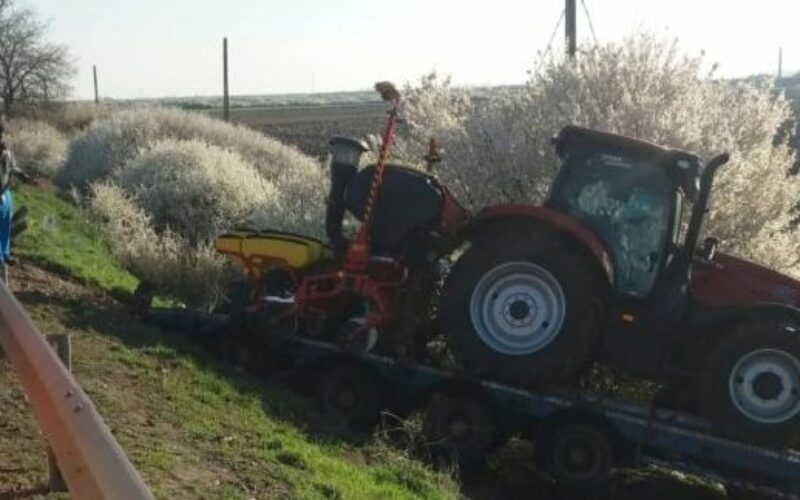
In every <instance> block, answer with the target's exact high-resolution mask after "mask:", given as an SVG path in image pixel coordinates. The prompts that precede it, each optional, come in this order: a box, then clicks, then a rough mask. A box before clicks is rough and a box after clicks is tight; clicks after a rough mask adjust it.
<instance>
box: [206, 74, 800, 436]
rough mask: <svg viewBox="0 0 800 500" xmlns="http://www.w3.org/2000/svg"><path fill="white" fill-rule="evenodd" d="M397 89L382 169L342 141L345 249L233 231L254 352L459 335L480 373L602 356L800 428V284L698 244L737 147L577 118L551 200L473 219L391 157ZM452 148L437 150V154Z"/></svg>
mask: <svg viewBox="0 0 800 500" xmlns="http://www.w3.org/2000/svg"><path fill="white" fill-rule="evenodd" d="M381 91H382V94H383V95H384V97H385V98H386V99H387V100H388V101H390V102H391V103H392V110H391V112H390V115H389V121H388V124H387V127H386V131H385V133H384V136H383V142H382V149H381V151H380V154H379V158H378V162H377V164H376V165H372V166H367V167H365V168H361V169H360V170H359V163H360V158H361V156H362V154H363V153H364V152H365V151H366V147H365V146H364V144H363V143H361V142H360V141H356V140H353V139H348V138H341V137H336V138H334V139H332V140H331V146H332V152H333V154H332V161H331V191H330V196H329V199H328V210H327V215H326V221H325V222H326V229H327V236H328V240H329V242H328V243H323V242H320V241H317V240H314V239H312V238H307V237H303V236H298V235H288V234H284V233H278V232H240V233H232V234H229V235H223V236H221V237H220V238H219V240H218V241H217V247H218V248H219V250H220V251H222V252H224V253H226V254H228V255H231V256H233V257H235V258H236V259H238V260H239V261H240V262H241V264H242V265H243V266H244V268H245V269H246V270H247V276H248V280H249V287H248V289H247V290H248V294H247V298H246V300H244V301H242V302H241V306H240V307H239V308H238V309H236V310H235V312H234V313H233V314H232V316H234V317H235V318H240V319H241V318H246V320H240V321H238V322H235V323H236V324H238V325H240V328H241V329H242V330H244V331H248V332H249V333H248V334H247V339H248V341H247V343H246V344H245V345H246V346H248V347H245V349H248V350H253V349H257V348H258V347H257V346H258V345H263V344H264V343H265V342H267V341H268V340H267V339H269V338H270V337H271V336H275V335H279V334H289V335H303V336H308V337H317V338H321V339H324V340H328V341H331V340H333V341H336V342H338V343H340V344H341V345H343V346H345V347H347V348H350V349H358V350H362V351H368V350H373V349H378V350H382V351H385V352H388V353H390V354H392V355H394V356H396V357H398V358H400V359H420V358H421V357H423V356H426V349H427V345H428V341H429V340H430V339H431V337H432V335H435V334H437V333H439V332H443V333H444V335H445V338H446V343H447V347H448V349H449V350H450V351H451V352H452V353H453V354H454V355H455V357H456V359H457V360H458V362H459V365H460V366H461V368H462V369H463V370H465V371H467V372H468V373H469V374H471V375H473V376H481V377H485V378H489V379H495V380H498V381H501V382H505V383H510V384H514V385H519V386H532V385H544V384H556V383H564V382H565V381H568V380H571V379H573V378H575V377H576V376H578V375H579V374H581V373H582V371H583V370H584V368H585V367H586V366H587V364H588V363H590V362H592V361H595V360H600V361H603V362H606V363H609V364H611V365H613V366H616V367H619V368H622V369H624V370H626V371H629V372H632V373H634V374H637V375H639V376H642V377H645V378H649V379H654V380H657V381H660V382H662V383H663V384H665V387H666V389H665V391H664V393H663V394H662V397H660V398H659V400H660V402H662V403H663V404H668V405H674V406H680V407H682V408H683V409H689V410H692V411H695V412H698V413H701V414H704V415H706V416H708V417H710V418H711V419H713V420H714V421H715V422H716V423H717V424H718V425H717V426H718V429H719V430H720V432H722V433H726V434H734V435H737V436H739V437H744V438H746V439H749V440H751V441H755V442H758V443H765V444H770V445H776V446H783V445H788V444H792V443H795V442H796V441H797V439H798V438H800V392H798V391H799V390H800V340H798V337H797V336H798V333H799V332H798V329H800V310H799V309H798V308H797V306H798V303H800V283H798V282H796V281H794V280H792V279H790V278H788V277H786V276H783V275H781V274H779V273H776V272H773V271H771V270H768V269H765V268H763V267H761V266H758V265H756V264H754V263H751V262H747V261H745V260H742V259H739V258H736V257H732V256H729V255H724V254H721V253H718V252H717V246H718V242H717V241H716V240H715V239H713V238H706V239H705V240H704V242H703V243H702V244H698V241H699V237H700V234H701V227H702V223H703V218H704V216H705V213H706V211H707V208H708V203H709V198H710V194H711V189H712V184H713V181H714V176H715V174H716V172H717V169H718V168H719V167H721V166H722V165H724V164H725V163H726V162H727V161H728V155H727V154H722V155H718V156H716V157H714V158H712V159H711V160H709V161H707V162H703V161H701V160H700V159H699V158H698V157H697V156H696V155H694V154H691V153H687V152H684V151H678V150H673V149H669V148H664V147H660V146H657V145H655V144H651V143H648V142H644V141H640V140H636V139H632V138H628V137H623V136H619V135H614V134H609V133H605V132H600V131H595V130H589V129H585V128H580V127H573V126H570V127H566V128H564V129H563V130H561V131H560V132H559V133H558V135H557V136H556V137H555V138H554V140H553V145H554V147H555V150H556V153H557V155H558V157H559V158H560V159H561V162H562V163H561V168H560V170H559V173H558V175H557V177H556V179H555V181H554V182H553V185H552V187H551V191H550V194H549V197H548V199H547V201H546V203H545V204H544V205H543V206H529V205H496V206H490V207H487V208H484V209H482V210H481V211H479V212H478V213H476V214H474V215H471V214H469V213H468V212H467V211H466V210H465V209H463V208H462V207H461V206H460V205H459V204H458V202H457V201H456V200H455V198H454V197H453V196H452V195H451V194H450V192H449V191H448V190H447V188H446V187H444V186H442V185H441V184H440V183H439V182H438V180H437V179H436V178H435V177H434V176H432V175H429V174H427V173H425V172H422V171H419V170H414V169H409V168H406V167H402V166H398V165H393V164H389V163H388V157H389V150H390V147H391V143H392V137H393V133H394V128H395V124H396V121H397V116H398V109H399V105H400V96H399V94H398V93H397V92H396V91H395V90H394V88H393V87H390V86H384V87H382V88H381ZM438 156H439V155H438V150H437V148H436V145H435V144H434V143H432V145H431V151H430V152H429V155H428V156H427V157H426V158H427V159H428V161H429V165H430V164H432V163H433V162H435V161H436V159H438ZM347 213H350V214H351V215H352V216H354V217H355V218H356V219H357V220H358V221H359V222H360V225H359V227H358V230H357V231H356V233H355V236H352V237H348V236H346V235H345V234H344V233H343V230H342V227H343V220H344V218H345V215H346V214H347ZM443 261H454V264H453V265H452V269H451V270H450V271H449V272H447V273H442V272H440V270H441V269H442V268H447V267H448V266H442V265H440V264H441V262H443ZM442 279H444V287H443V290H440V289H439V287H437V283H439V282H440V281H441V280H442ZM437 292H440V293H437ZM438 295H441V296H440V297H438V300H437V296H438ZM253 346H255V347H253Z"/></svg>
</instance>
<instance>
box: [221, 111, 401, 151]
mask: <svg viewBox="0 0 800 500" xmlns="http://www.w3.org/2000/svg"><path fill="white" fill-rule="evenodd" d="M385 111H386V105H385V104H383V103H364V104H332V105H318V106H275V107H248V108H233V109H231V120H232V121H234V122H237V123H243V124H246V125H249V126H250V127H253V128H255V129H257V130H261V131H263V132H264V133H266V134H268V135H271V136H272V137H275V138H277V139H279V140H281V141H283V142H286V143H289V144H293V145H295V146H297V147H299V148H300V149H301V150H302V151H303V152H305V153H307V154H310V155H312V156H318V157H321V156H324V155H325V154H326V153H327V143H328V139H330V137H331V136H333V135H347V136H352V137H357V138H363V137H365V136H366V135H368V134H380V133H381V131H382V128H383V122H384V116H385ZM209 114H211V115H212V116H221V115H222V110H220V109H214V110H211V111H209Z"/></svg>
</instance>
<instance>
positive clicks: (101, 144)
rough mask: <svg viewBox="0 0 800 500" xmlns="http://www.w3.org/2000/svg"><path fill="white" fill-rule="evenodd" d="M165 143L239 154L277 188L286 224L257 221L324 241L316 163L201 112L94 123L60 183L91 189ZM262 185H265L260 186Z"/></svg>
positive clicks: (144, 110) (145, 111)
mask: <svg viewBox="0 0 800 500" xmlns="http://www.w3.org/2000/svg"><path fill="white" fill-rule="evenodd" d="M164 140H175V141H196V142H198V141H199V142H205V143H207V144H209V145H211V146H216V147H217V148H220V149H224V150H227V151H230V152H232V153H235V154H236V155H238V156H239V157H240V158H241V160H242V161H243V162H245V163H248V164H249V165H251V166H252V168H254V169H255V170H256V171H258V173H259V174H260V175H261V177H263V178H264V180H265V181H266V182H267V183H271V184H272V185H273V186H274V187H275V191H274V196H276V197H277V200H276V204H277V205H278V206H280V207H282V212H281V213H282V214H283V215H284V217H283V218H282V219H279V220H278V219H276V217H275V216H274V215H272V216H271V215H270V214H265V213H262V217H259V218H258V219H259V220H261V221H262V222H263V223H268V224H275V225H276V226H277V228H279V229H283V230H287V231H302V232H304V233H310V234H316V235H321V234H322V231H323V215H322V214H324V210H325V195H326V194H327V182H328V178H327V175H326V171H325V169H324V168H323V167H322V165H320V164H319V162H317V161H316V160H314V159H313V158H311V157H308V156H306V155H304V154H302V153H301V152H300V151H298V150H297V149H296V148H294V147H290V146H287V145H285V144H282V143H281V142H279V141H276V140H275V139H272V138H270V137H267V136H265V135H263V134H261V133H259V132H257V131H255V130H252V129H249V128H247V127H244V126H238V125H231V124H228V123H225V122H222V121H220V120H216V119H213V118H210V117H208V116H205V115H202V114H200V113H196V112H189V111H182V110H178V109H170V108H154V107H134V108H129V109H122V110H118V111H117V112H115V113H114V114H112V115H111V116H110V117H109V118H107V119H102V120H98V121H96V122H94V123H93V124H92V125H91V126H90V127H89V129H87V130H86V131H85V132H84V133H82V134H81V135H79V136H78V137H77V138H76V139H75V140H74V141H73V142H72V144H71V146H70V152H69V157H68V159H67V162H66V164H65V165H64V168H63V169H62V171H61V172H60V174H59V176H58V178H57V180H58V182H59V183H60V184H62V185H64V186H72V185H76V186H86V185H88V184H90V183H92V182H94V181H96V180H101V179H105V178H108V177H109V176H112V175H121V174H120V172H121V171H123V170H124V169H125V167H126V166H127V165H131V164H132V163H130V161H131V160H133V159H134V158H136V157H137V156H138V155H139V154H140V153H142V152H143V151H146V150H147V149H149V148H151V147H153V146H154V145H155V144H157V143H159V142H161V141H164ZM257 184H259V185H260V184H261V183H257Z"/></svg>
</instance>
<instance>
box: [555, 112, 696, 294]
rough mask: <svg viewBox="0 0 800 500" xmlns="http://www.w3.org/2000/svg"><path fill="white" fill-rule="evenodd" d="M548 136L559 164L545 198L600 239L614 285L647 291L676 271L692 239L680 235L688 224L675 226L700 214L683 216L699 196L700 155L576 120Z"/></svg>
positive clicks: (632, 291) (631, 291)
mask: <svg viewBox="0 0 800 500" xmlns="http://www.w3.org/2000/svg"><path fill="white" fill-rule="evenodd" d="M553 142H554V145H555V147H556V153H557V154H558V156H559V157H560V158H561V160H562V165H561V168H560V170H559V172H558V175H557V177H556V179H555V181H554V183H553V185H552V187H551V190H550V194H549V197H548V201H547V206H548V207H550V208H553V209H555V210H558V211H560V212H563V213H566V214H569V215H571V216H572V217H574V218H576V219H578V220H579V221H580V222H581V223H583V224H585V225H587V226H588V227H589V228H591V229H592V231H593V232H594V233H595V234H596V235H597V236H598V237H599V238H600V239H601V240H602V241H603V243H604V244H605V245H606V247H607V249H608V250H609V252H610V254H611V257H612V260H613V263H614V270H615V272H614V282H615V288H616V290H615V291H616V292H617V293H619V294H621V295H623V296H628V297H636V298H645V297H648V296H650V295H651V292H653V291H654V290H655V289H656V286H657V285H659V284H660V281H661V280H662V276H664V275H666V274H674V273H673V272H669V273H667V272H665V271H667V270H670V271H681V270H680V269H675V268H676V267H681V266H679V265H678V264H679V263H680V262H682V261H683V260H684V259H682V258H681V257H682V253H683V251H684V250H685V249H686V248H687V244H690V245H691V251H692V252H693V251H694V246H695V245H696V241H694V242H689V241H687V236H689V235H690V234H692V233H693V231H689V230H688V229H687V230H685V231H684V230H682V227H684V226H685V225H684V224H682V223H683V222H687V221H688V222H689V226H691V225H692V224H698V225H699V223H700V222H701V221H702V218H698V219H697V220H690V218H688V217H685V216H684V212H685V209H686V207H687V206H688V204H687V202H690V203H693V204H695V205H696V204H697V203H698V202H700V201H702V200H701V199H700V198H701V196H700V195H701V191H702V189H701V179H702V177H703V175H702V173H703V166H702V165H701V163H700V160H699V159H698V157H697V156H695V155H693V154H690V153H686V152H683V151H677V150H672V149H666V148H662V147H660V146H657V145H655V144H651V143H649V142H645V141H640V140H636V139H632V138H629V137H623V136H618V135H614V134H609V133H605V132H598V131H595V130H589V129H584V128H580V127H566V128H564V129H563V130H562V131H561V132H560V133H559V134H558V135H557V136H556V137H555V138H554V140H553ZM709 183H710V179H709ZM691 219H694V217H692V218H691ZM695 238H696V236H695ZM679 274H682V275H685V273H683V272H679ZM684 281H685V279H684Z"/></svg>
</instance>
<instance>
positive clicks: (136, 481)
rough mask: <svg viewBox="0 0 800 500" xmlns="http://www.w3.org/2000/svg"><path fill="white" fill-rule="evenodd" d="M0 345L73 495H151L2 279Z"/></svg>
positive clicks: (112, 496)
mask: <svg viewBox="0 0 800 500" xmlns="http://www.w3.org/2000/svg"><path fill="white" fill-rule="evenodd" d="M0 345H2V347H3V349H4V350H5V353H6V356H7V357H8V358H9V360H10V361H11V363H12V365H13V367H14V370H15V372H16V374H17V378H18V380H19V382H20V384H21V385H22V388H23V389H24V390H25V393H26V394H27V395H28V401H29V402H30V405H31V407H32V409H33V414H34V417H35V418H36V420H37V421H38V423H39V427H40V428H41V430H42V432H43V433H44V435H45V437H46V438H47V441H48V444H49V445H50V447H51V449H52V451H53V454H54V455H55V458H56V462H57V464H58V468H59V470H60V471H61V474H62V476H63V478H64V481H65V482H66V485H67V488H68V489H69V492H70V495H71V496H72V497H73V498H80V499H94V498H98V499H115V500H116V499H131V500H138V499H152V498H153V495H152V493H150V490H148V489H147V486H145V484H144V482H143V481H142V478H141V477H140V476H139V473H138V472H137V471H136V469H135V468H134V467H133V465H131V463H130V461H129V460H128V457H127V456H125V453H124V452H123V451H122V448H121V447H120V446H119V444H118V443H117V441H116V440H115V439H114V436H112V435H111V431H110V430H109V429H108V427H107V426H106V424H105V422H103V419H102V417H100V414H99V413H98V412H97V410H96V409H95V407H94V404H92V401H91V400H90V399H89V397H88V396H87V395H86V393H85V392H83V389H81V387H80V386H79V385H78V383H77V382H76V381H75V379H74V378H73V377H72V375H71V374H70V373H69V371H67V369H66V368H65V367H64V365H63V364H62V363H61V362H60V361H59V358H58V356H57V354H56V353H55V351H54V350H53V348H52V347H50V345H49V344H48V343H47V340H46V339H45V337H44V336H43V335H42V334H41V333H40V332H39V330H38V329H37V328H36V325H34V323H33V321H32V320H31V319H30V317H29V316H28V314H27V313H26V312H25V309H24V308H23V307H22V305H21V304H20V303H19V302H18V301H17V299H16V298H15V297H14V295H13V294H12V293H11V292H10V291H9V290H8V288H7V286H6V284H5V283H2V282H0Z"/></svg>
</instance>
